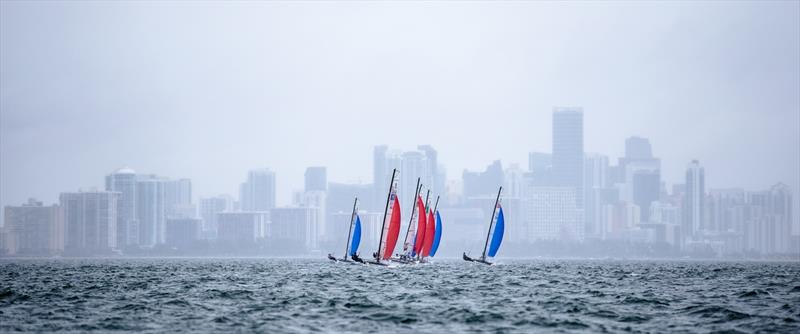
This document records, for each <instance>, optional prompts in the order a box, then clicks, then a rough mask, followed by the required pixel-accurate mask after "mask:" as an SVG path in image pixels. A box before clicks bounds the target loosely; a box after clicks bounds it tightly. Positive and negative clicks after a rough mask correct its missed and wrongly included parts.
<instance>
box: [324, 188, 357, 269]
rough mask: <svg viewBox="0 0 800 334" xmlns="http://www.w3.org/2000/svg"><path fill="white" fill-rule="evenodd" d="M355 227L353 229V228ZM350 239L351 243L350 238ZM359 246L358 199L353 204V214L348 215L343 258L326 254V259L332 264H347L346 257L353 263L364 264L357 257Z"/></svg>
mask: <svg viewBox="0 0 800 334" xmlns="http://www.w3.org/2000/svg"><path fill="white" fill-rule="evenodd" d="M353 226H355V228H354V227H353ZM351 237H352V242H351V239H350V238H351ZM359 244H361V218H359V217H358V197H356V199H355V201H354V202H353V213H352V214H350V228H348V229H347V241H345V244H344V256H343V257H342V258H341V259H337V258H336V257H334V256H333V255H331V254H328V259H330V260H331V261H334V262H339V261H342V262H349V260H348V259H347V257H348V256H350V257H352V258H353V261H356V262H362V263H363V262H364V261H363V260H361V258H359V257H358V245H359Z"/></svg>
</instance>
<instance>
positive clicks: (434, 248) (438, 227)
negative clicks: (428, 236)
mask: <svg viewBox="0 0 800 334" xmlns="http://www.w3.org/2000/svg"><path fill="white" fill-rule="evenodd" d="M436 202H437V206H438V202H439V198H438V197H437V198H436ZM434 211H436V232H435V233H434V235H433V245H432V246H431V254H430V256H431V257H434V256H435V255H436V251H437V250H439V241H441V240H442V216H440V215H439V210H436V209H434Z"/></svg>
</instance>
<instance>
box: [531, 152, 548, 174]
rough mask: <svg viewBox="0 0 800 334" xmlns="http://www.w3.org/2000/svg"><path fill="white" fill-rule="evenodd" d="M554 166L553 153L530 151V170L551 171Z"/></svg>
mask: <svg viewBox="0 0 800 334" xmlns="http://www.w3.org/2000/svg"><path fill="white" fill-rule="evenodd" d="M552 166H553V155H552V154H550V153H542V152H530V153H528V171H530V172H533V173H544V172H548V171H550V169H551V168H552Z"/></svg>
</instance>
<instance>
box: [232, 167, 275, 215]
mask: <svg viewBox="0 0 800 334" xmlns="http://www.w3.org/2000/svg"><path fill="white" fill-rule="evenodd" d="M275 187H276V185H275V172H273V171H271V170H269V169H266V168H263V169H255V170H251V171H249V172H248V173H247V181H245V182H244V183H242V185H241V186H240V189H239V191H240V197H239V200H240V201H241V202H242V211H268V210H270V209H272V208H274V207H275Z"/></svg>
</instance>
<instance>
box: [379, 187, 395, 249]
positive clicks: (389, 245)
mask: <svg viewBox="0 0 800 334" xmlns="http://www.w3.org/2000/svg"><path fill="white" fill-rule="evenodd" d="M391 217H392V218H391V220H390V221H389V225H388V226H387V230H386V242H384V244H383V249H382V250H381V259H384V260H388V259H389V258H390V257H392V253H394V246H395V245H396V244H397V237H398V236H400V201H399V200H397V196H394V204H393V205H392V216H391Z"/></svg>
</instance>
